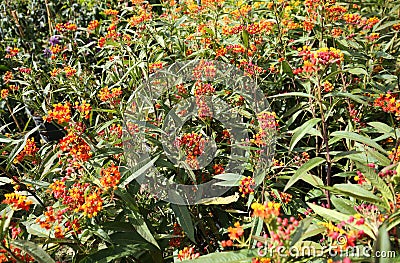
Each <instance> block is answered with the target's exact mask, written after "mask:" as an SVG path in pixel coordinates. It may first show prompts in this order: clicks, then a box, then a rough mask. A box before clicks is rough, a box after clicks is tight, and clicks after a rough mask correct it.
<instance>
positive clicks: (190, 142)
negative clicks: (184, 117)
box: [175, 132, 206, 168]
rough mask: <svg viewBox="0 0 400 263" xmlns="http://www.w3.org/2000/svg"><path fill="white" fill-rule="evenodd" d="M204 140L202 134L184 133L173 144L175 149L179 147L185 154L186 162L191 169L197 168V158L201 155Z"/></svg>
mask: <svg viewBox="0 0 400 263" xmlns="http://www.w3.org/2000/svg"><path fill="white" fill-rule="evenodd" d="M205 143H206V140H205V139H204V138H203V137H202V134H198V133H195V132H191V133H185V134H184V135H183V136H182V137H181V138H178V139H177V140H176V142H175V144H176V146H177V147H181V148H182V149H183V150H184V151H185V153H186V162H187V163H188V164H189V165H190V166H191V167H192V168H196V167H198V161H197V157H198V156H200V155H201V154H202V153H203V150H204V147H205Z"/></svg>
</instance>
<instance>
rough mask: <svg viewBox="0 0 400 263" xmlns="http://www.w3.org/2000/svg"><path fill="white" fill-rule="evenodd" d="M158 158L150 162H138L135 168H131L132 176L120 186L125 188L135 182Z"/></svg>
mask: <svg viewBox="0 0 400 263" xmlns="http://www.w3.org/2000/svg"><path fill="white" fill-rule="evenodd" d="M159 157H160V156H157V157H154V158H153V159H151V160H144V161H143V162H140V163H138V164H137V165H136V167H134V168H133V171H132V174H131V175H129V176H128V178H126V179H125V180H124V181H123V182H122V185H123V186H126V185H127V184H129V183H130V182H132V181H133V180H135V179H136V178H137V177H139V176H141V175H143V174H144V173H145V172H146V171H147V170H149V169H150V168H151V167H153V165H154V163H155V162H156V161H157V159H158V158H159Z"/></svg>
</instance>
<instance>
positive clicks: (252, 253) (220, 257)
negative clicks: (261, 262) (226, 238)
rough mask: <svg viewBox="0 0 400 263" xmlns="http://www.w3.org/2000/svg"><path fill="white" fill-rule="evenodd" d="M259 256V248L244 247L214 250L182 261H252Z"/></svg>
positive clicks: (208, 262)
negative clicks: (249, 248) (224, 250)
mask: <svg viewBox="0 0 400 263" xmlns="http://www.w3.org/2000/svg"><path fill="white" fill-rule="evenodd" d="M254 257H257V250H247V249H242V250H239V251H230V252H214V253H211V254H208V255H205V256H201V257H199V258H197V259H194V260H185V261H182V263H245V262H246V263H250V262H251V260H252V258H254Z"/></svg>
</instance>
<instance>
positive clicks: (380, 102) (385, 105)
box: [374, 92, 400, 120]
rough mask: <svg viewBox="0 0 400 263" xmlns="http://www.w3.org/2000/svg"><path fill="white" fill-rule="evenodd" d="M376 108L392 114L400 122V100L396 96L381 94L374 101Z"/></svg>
mask: <svg viewBox="0 0 400 263" xmlns="http://www.w3.org/2000/svg"><path fill="white" fill-rule="evenodd" d="M374 106H375V107H379V108H382V110H383V111H384V112H388V113H392V114H394V115H395V116H396V118H397V119H398V120H400V100H399V99H398V98H397V95H396V94H393V93H390V92H388V93H386V94H380V95H379V97H378V98H376V99H375V101H374Z"/></svg>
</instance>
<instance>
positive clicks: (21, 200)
mask: <svg viewBox="0 0 400 263" xmlns="http://www.w3.org/2000/svg"><path fill="white" fill-rule="evenodd" d="M4 197H5V198H6V199H4V200H3V202H2V203H3V204H8V205H12V207H13V209H14V210H19V209H22V210H26V211H28V210H29V207H30V205H31V204H32V201H31V200H26V198H27V197H26V196H24V195H20V194H18V193H10V194H5V195H4Z"/></svg>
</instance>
